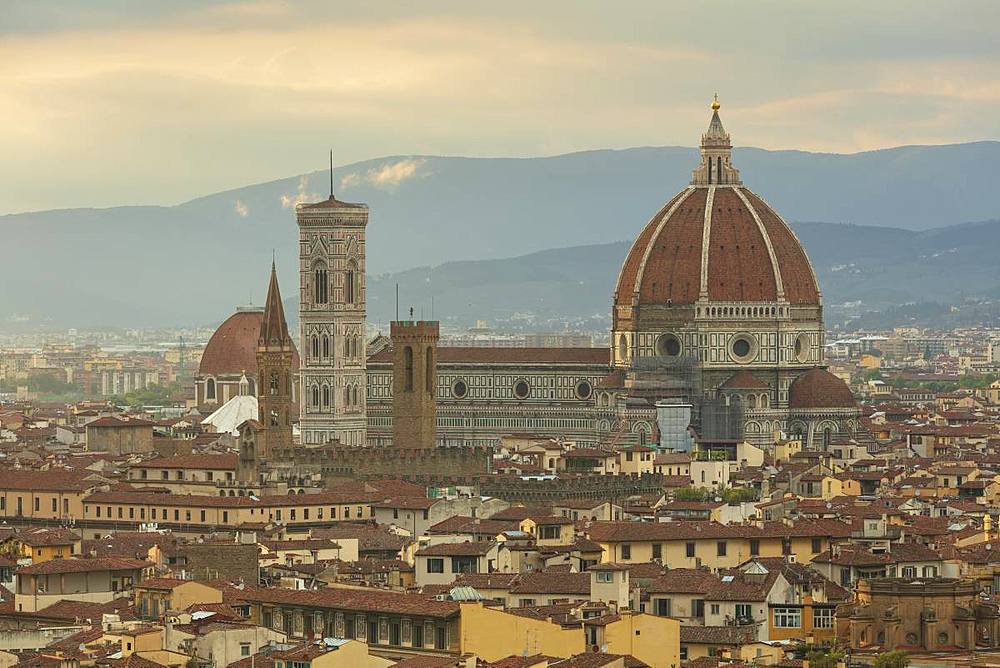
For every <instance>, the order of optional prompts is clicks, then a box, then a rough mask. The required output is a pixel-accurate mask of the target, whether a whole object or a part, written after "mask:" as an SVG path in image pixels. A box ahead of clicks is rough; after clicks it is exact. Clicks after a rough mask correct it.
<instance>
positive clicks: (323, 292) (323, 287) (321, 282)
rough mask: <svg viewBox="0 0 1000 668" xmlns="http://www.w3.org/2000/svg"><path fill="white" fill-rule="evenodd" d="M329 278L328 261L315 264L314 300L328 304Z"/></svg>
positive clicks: (317, 302)
mask: <svg viewBox="0 0 1000 668" xmlns="http://www.w3.org/2000/svg"><path fill="white" fill-rule="evenodd" d="M328 287H329V278H328V277H327V273H326V263H325V262H322V261H320V262H317V263H316V264H315V265H313V302H315V303H316V304H326V303H327V300H328V295H327V289H328Z"/></svg>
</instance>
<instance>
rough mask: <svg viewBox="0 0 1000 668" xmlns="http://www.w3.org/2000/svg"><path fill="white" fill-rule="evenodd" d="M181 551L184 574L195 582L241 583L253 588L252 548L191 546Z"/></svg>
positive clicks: (254, 551) (256, 576)
mask: <svg viewBox="0 0 1000 668" xmlns="http://www.w3.org/2000/svg"><path fill="white" fill-rule="evenodd" d="M183 551H184V556H185V557H186V558H187V565H186V566H185V570H186V571H187V572H188V573H190V574H191V577H193V578H194V579H195V580H227V581H229V582H239V581H241V580H242V581H243V582H244V583H246V584H248V585H253V586H255V585H256V584H257V581H258V579H259V574H258V570H257V545H256V544H251V545H239V544H236V543H191V544H189V545H185V546H184V549H183Z"/></svg>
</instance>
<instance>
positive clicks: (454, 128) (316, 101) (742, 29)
mask: <svg viewBox="0 0 1000 668" xmlns="http://www.w3.org/2000/svg"><path fill="white" fill-rule="evenodd" d="M998 25H1000V2H996V1H995V0H984V1H983V2H959V1H955V0H941V1H939V2H921V1H919V0H902V1H899V2H892V1H887V0H879V1H877V2H872V1H871V0H864V1H858V2H849V1H844V0H839V1H837V2H824V3H818V2H804V1H802V0H790V1H787V2H778V1H774V2H761V1H753V2H750V1H739V2H725V1H723V0H714V1H712V2H704V1H698V2H670V1H669V0H649V1H648V2H627V1H623V0H618V1H611V0H609V1H607V2H583V1H573V2H556V1H553V0H533V1H531V2H512V1H510V0H507V1H505V2H495V1H491V2H485V1H484V2H478V1H473V0H457V1H455V2H435V1H432V0H422V1H419V2H376V1H374V0H368V1H365V2H357V3H346V2H333V1H329V0H327V1H322V2H320V1H317V2H278V1H271V0H261V1H248V2H214V3H213V2H207V1H204V0H203V1H198V2H195V1H193V0H190V1H186V2H185V1H174V2H155V1H154V0H142V1H141V2H135V1H133V0H117V1H111V0H78V1H76V2H70V1H68V0H66V1H62V2H59V1H55V0H45V1H38V2H35V1H24V0H0V212H13V211H23V210H29V209H45V208H57V207H69V206H108V205H116V204H154V203H162V204H172V203H176V202H179V201H183V200H185V199H189V198H192V197H196V196H199V195H202V194H208V193H210V192H215V191H218V190H222V189H226V188H231V187H237V186H241V185H245V184H248V183H252V182H258V181H265V180H270V179H274V178H280V177H285V176H290V175H293V174H296V173H300V172H303V171H307V170H311V169H316V168H319V167H321V166H322V165H323V164H324V162H325V160H326V151H327V148H328V147H331V146H332V147H333V148H334V149H335V151H336V159H337V162H338V163H347V162H352V161H355V160H360V159H364V158H371V157H377V156H381V155H399V154H425V153H426V154H451V155H471V156H496V155H504V156H534V155H546V154H555V153H563V152H568V151H574V150H581V149H589V148H623V147H629V146H639V145H685V146H692V145H695V144H696V142H697V140H698V136H699V135H700V133H701V132H702V131H703V129H704V128H705V126H706V124H707V121H708V112H707V109H708V104H709V102H710V99H711V95H712V93H713V92H715V91H718V92H719V96H720V99H721V101H722V104H723V109H722V112H723V120H724V121H725V123H726V127H727V129H728V130H729V131H730V132H731V133H732V134H733V137H734V140H735V141H736V142H737V143H738V144H741V145H754V146H761V147H765V148H801V149H807V150H814V151H836V152H853V151H860V150H867V149H872V148H879V147H885V146H894V145H899V144H912V143H947V142H962V141H972V140H980V139H997V138H1000V105H998V102H1000V40H998V39H996V29H997V26H998Z"/></svg>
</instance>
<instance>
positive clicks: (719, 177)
mask: <svg viewBox="0 0 1000 668" xmlns="http://www.w3.org/2000/svg"><path fill="white" fill-rule="evenodd" d="M721 107H722V105H721V104H720V103H719V94H718V93H716V94H715V96H714V97H713V98H712V105H711V108H712V120H711V121H709V123H708V130H706V131H705V134H703V135H702V136H701V164H700V165H698V167H697V168H696V169H695V170H694V173H693V174H692V177H691V183H692V184H693V185H696V186H705V185H712V186H714V185H739V184H740V183H741V181H740V172H739V170H738V169H736V168H735V167H733V162H732V156H733V145H732V142H731V141H730V139H729V133H728V132H726V129H725V128H724V127H722V119H721V118H719V109H720V108H721Z"/></svg>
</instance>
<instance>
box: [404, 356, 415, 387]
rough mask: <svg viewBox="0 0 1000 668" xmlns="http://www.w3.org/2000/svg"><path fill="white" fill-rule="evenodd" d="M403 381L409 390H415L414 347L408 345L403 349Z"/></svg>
mask: <svg viewBox="0 0 1000 668" xmlns="http://www.w3.org/2000/svg"><path fill="white" fill-rule="evenodd" d="M403 374H404V378H403V382H404V385H405V387H406V391H407V392H412V391H413V348H411V347H410V346H406V348H404V349H403Z"/></svg>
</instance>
